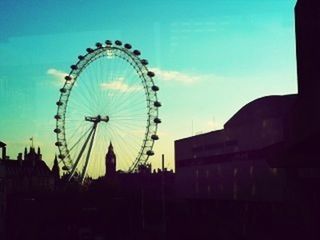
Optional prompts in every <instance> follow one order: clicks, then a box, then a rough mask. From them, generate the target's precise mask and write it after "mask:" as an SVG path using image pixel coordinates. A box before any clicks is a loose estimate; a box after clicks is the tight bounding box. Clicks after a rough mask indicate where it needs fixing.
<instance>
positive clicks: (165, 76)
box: [150, 68, 224, 85]
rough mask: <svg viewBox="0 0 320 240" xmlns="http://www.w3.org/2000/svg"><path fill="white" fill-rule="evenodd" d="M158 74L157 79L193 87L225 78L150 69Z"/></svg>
mask: <svg viewBox="0 0 320 240" xmlns="http://www.w3.org/2000/svg"><path fill="white" fill-rule="evenodd" d="M150 70H151V71H153V72H154V73H155V74H156V77H157V78H158V79H160V80H163V81H168V82H169V81H171V82H177V83H181V84H186V85H191V84H195V83H198V82H202V81H205V80H221V79H224V78H223V77H219V76H217V75H214V74H195V73H185V72H179V71H174V70H163V69H160V68H150Z"/></svg>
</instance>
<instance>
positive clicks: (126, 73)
mask: <svg viewBox="0 0 320 240" xmlns="http://www.w3.org/2000/svg"><path fill="white" fill-rule="evenodd" d="M140 54H141V53H140V51H139V50H132V46H131V45H130V44H128V43H127V44H122V42H121V41H119V40H117V41H115V42H114V44H113V43H112V42H111V41H110V40H107V41H105V43H104V44H102V43H99V42H98V43H96V45H95V48H87V49H86V54H85V55H80V56H78V61H77V63H76V64H74V65H71V71H70V73H69V74H68V75H66V76H65V82H64V85H63V87H62V88H61V89H60V98H59V100H58V101H57V102H56V105H57V113H56V115H55V119H56V128H55V129H54V132H55V133H56V138H57V141H56V143H55V145H56V146H57V147H58V149H59V155H58V157H59V159H60V161H59V162H60V164H61V165H62V169H63V170H64V171H65V172H66V173H67V174H68V176H69V180H71V179H72V178H75V177H77V179H78V180H80V181H81V182H83V180H84V179H85V177H86V176H88V175H89V176H91V177H94V178H97V177H99V176H102V175H104V174H105V171H106V169H105V155H106V152H107V149H108V145H109V144H110V143H112V145H113V149H114V151H115V153H116V156H117V169H121V170H123V171H128V172H133V171H136V170H137V168H138V166H139V165H140V164H145V163H146V162H147V161H148V159H149V157H151V156H153V155H154V152H153V150H152V149H153V146H154V142H155V141H156V140H158V139H159V137H158V135H157V129H158V124H159V123H161V120H160V118H159V116H158V109H159V107H160V106H161V103H160V102H159V101H158V97H157V92H158V91H159V87H158V86H157V85H155V83H154V80H153V77H154V76H155V74H154V73H153V72H152V71H149V70H148V68H147V65H148V61H147V60H146V59H141V58H140Z"/></svg>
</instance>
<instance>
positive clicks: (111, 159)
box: [106, 142, 117, 176]
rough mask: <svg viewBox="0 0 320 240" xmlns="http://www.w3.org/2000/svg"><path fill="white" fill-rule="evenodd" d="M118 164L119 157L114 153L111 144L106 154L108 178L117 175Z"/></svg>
mask: <svg viewBox="0 0 320 240" xmlns="http://www.w3.org/2000/svg"><path fill="white" fill-rule="evenodd" d="M116 163H117V157H116V154H115V153H114V151H113V146H112V143H111V142H110V144H109V147H108V152H107V154H106V176H113V175H114V174H115V173H116Z"/></svg>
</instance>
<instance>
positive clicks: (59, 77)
mask: <svg viewBox="0 0 320 240" xmlns="http://www.w3.org/2000/svg"><path fill="white" fill-rule="evenodd" d="M47 74H48V75H50V76H52V77H53V84H54V85H55V86H59V87H60V86H62V85H63V84H64V82H65V80H64V77H65V76H66V75H68V73H66V72H63V71H60V70H57V69H55V68H49V69H48V71H47Z"/></svg>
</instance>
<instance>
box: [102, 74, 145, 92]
mask: <svg viewBox="0 0 320 240" xmlns="http://www.w3.org/2000/svg"><path fill="white" fill-rule="evenodd" d="M123 80H124V78H123V77H119V78H118V79H116V80H114V81H111V82H108V83H101V84H100V88H101V89H102V90H108V89H109V90H114V91H119V92H136V91H140V90H142V87H141V86H137V85H132V86H129V85H128V84H126V83H124V82H123Z"/></svg>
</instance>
